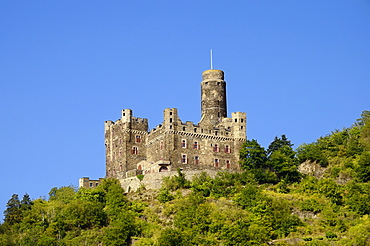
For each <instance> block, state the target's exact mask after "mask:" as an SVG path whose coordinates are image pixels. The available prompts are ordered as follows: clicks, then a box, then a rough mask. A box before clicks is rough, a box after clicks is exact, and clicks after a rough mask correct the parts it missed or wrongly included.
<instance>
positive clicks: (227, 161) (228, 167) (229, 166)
mask: <svg viewBox="0 0 370 246" xmlns="http://www.w3.org/2000/svg"><path fill="white" fill-rule="evenodd" d="M226 168H227V169H230V168H231V164H230V161H229V160H226Z"/></svg>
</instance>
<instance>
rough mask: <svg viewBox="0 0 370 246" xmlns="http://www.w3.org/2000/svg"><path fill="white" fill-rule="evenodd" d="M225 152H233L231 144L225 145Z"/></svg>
mask: <svg viewBox="0 0 370 246" xmlns="http://www.w3.org/2000/svg"><path fill="white" fill-rule="evenodd" d="M225 153H231V148H230V146H229V145H226V146H225Z"/></svg>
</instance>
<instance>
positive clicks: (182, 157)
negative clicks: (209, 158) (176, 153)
mask: <svg viewBox="0 0 370 246" xmlns="http://www.w3.org/2000/svg"><path fill="white" fill-rule="evenodd" d="M181 163H182V164H186V163H188V158H187V157H186V155H181Z"/></svg>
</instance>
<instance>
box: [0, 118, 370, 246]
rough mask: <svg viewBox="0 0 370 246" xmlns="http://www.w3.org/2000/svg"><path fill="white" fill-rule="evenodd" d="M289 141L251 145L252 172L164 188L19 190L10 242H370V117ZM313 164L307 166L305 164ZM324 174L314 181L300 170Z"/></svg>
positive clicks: (107, 185)
mask: <svg viewBox="0 0 370 246" xmlns="http://www.w3.org/2000/svg"><path fill="white" fill-rule="evenodd" d="M292 146H293V144H292V143H291V142H290V141H289V140H288V139H287V137H286V136H285V135H282V136H281V137H275V139H274V140H273V141H272V143H271V144H270V145H269V146H268V148H267V149H264V148H263V147H262V146H260V145H259V144H258V142H257V141H256V140H248V141H247V142H246V143H245V145H244V146H243V148H242V150H241V152H240V155H241V163H240V164H241V166H242V168H243V170H244V171H243V172H239V173H228V172H220V173H218V175H217V176H216V177H211V176H209V175H208V174H207V173H206V172H204V173H201V174H200V175H198V176H196V177H195V178H193V179H192V180H191V181H189V180H187V178H186V176H185V175H184V174H183V173H182V172H180V171H178V174H177V175H176V176H173V177H169V178H166V179H164V181H163V185H162V188H161V189H160V190H156V191H153V190H146V189H145V187H142V188H140V189H139V190H138V191H136V192H131V193H128V194H124V192H123V190H122V188H121V186H120V184H119V182H118V181H117V180H114V179H105V180H104V181H103V182H102V184H101V185H99V186H98V187H97V188H95V189H83V188H81V189H79V190H76V189H75V188H73V187H61V188H53V189H52V190H51V191H50V193H49V199H48V200H44V199H36V200H34V201H31V199H30V197H29V196H28V195H27V194H26V195H24V196H23V199H22V200H20V199H19V197H18V195H16V194H14V195H13V196H12V197H11V198H10V200H9V202H8V203H7V206H6V210H5V211H4V223H2V224H1V225H0V245H131V244H133V243H134V245H135V246H137V245H138V246H143V245H158V246H166V245H168V246H171V245H176V246H177V245H179V246H181V245H268V244H273V245H370V217H369V214H370V182H369V181H370V180H369V179H370V178H369V177H370V113H369V112H368V111H365V112H364V113H363V114H362V116H361V118H360V119H359V120H357V122H356V123H355V124H354V125H353V126H352V127H350V128H346V129H343V130H341V131H339V130H337V131H335V132H332V133H331V134H329V135H327V136H325V137H321V138H319V139H318V140H317V141H316V142H314V143H311V144H304V145H301V146H299V147H298V148H297V150H296V151H295V150H293V148H292ZM302 163H303V164H302ZM299 165H305V166H309V167H313V166H315V167H316V168H317V169H320V170H321V171H320V172H319V173H318V174H317V173H312V174H311V175H307V174H306V175H305V174H301V173H300V172H298V166H299Z"/></svg>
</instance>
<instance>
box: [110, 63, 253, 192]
mask: <svg viewBox="0 0 370 246" xmlns="http://www.w3.org/2000/svg"><path fill="white" fill-rule="evenodd" d="M202 78H203V81H202V82H201V95H202V96H201V105H202V115H201V119H200V121H199V123H198V124H194V123H193V122H190V121H186V122H182V121H181V119H180V118H179V116H178V110H177V109H176V108H167V109H165V110H164V115H163V122H162V124H160V125H158V126H157V127H156V128H154V129H152V130H150V131H148V120H147V119H145V118H137V117H134V116H133V114H132V110H131V109H124V110H122V112H121V118H120V119H119V120H117V121H115V122H113V121H106V122H105V146H106V177H113V178H117V179H119V180H121V182H123V181H122V180H126V181H124V182H129V183H132V187H134V186H135V187H136V185H134V184H135V182H137V180H136V177H135V176H136V175H137V174H150V175H151V177H155V176H156V175H155V174H153V173H159V172H161V173H162V172H167V173H170V172H171V170H172V171H174V170H176V169H177V168H180V169H181V170H183V171H190V172H192V171H196V172H198V171H199V170H213V171H219V170H234V171H237V170H240V166H239V150H240V148H241V146H242V144H243V143H244V142H245V140H246V114H245V113H243V112H235V113H232V114H231V118H228V117H227V108H226V82H225V81H224V73H223V72H222V71H220V70H207V71H205V72H203V75H202ZM158 175H159V176H163V175H169V174H158ZM127 178H129V179H127ZM145 179H146V176H145V178H144V180H143V182H144V181H145ZM152 180H153V179H152ZM143 182H141V183H143ZM145 182H146V181H145ZM147 185H148V186H150V185H149V184H147Z"/></svg>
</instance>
